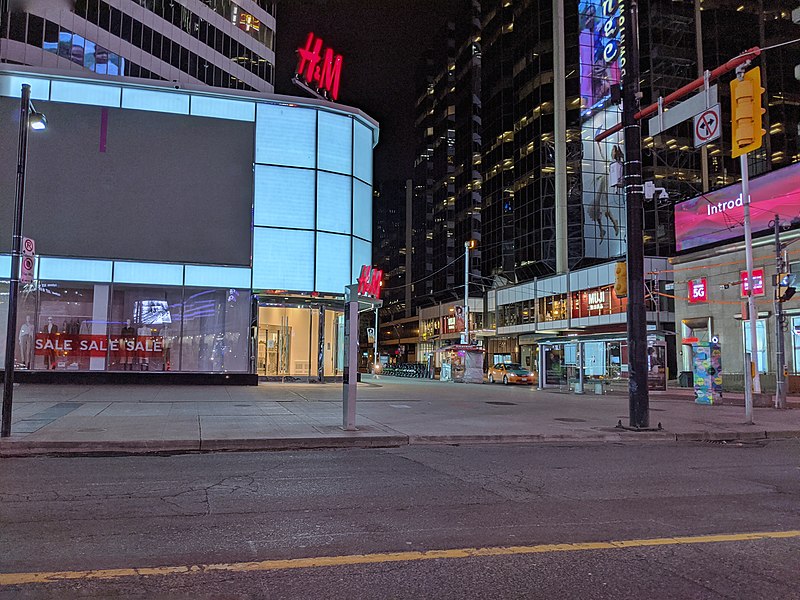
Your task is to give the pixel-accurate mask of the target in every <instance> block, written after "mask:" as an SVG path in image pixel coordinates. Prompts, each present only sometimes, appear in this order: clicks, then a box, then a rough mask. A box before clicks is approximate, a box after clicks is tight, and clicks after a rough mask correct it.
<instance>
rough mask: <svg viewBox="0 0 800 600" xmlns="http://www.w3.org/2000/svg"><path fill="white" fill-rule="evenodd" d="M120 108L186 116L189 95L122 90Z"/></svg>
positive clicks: (131, 89) (132, 89)
mask: <svg viewBox="0 0 800 600" xmlns="http://www.w3.org/2000/svg"><path fill="white" fill-rule="evenodd" d="M122 108H133V109H137V110H149V111H154V112H165V113H175V114H179V115H188V114H189V95H188V94H175V93H173V92H157V91H154V90H138V89H134V88H125V89H124V90H122Z"/></svg>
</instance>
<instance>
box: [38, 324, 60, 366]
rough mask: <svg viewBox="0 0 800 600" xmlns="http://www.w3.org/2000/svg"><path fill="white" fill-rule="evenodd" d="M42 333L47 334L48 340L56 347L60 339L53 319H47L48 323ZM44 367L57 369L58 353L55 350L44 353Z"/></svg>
mask: <svg viewBox="0 0 800 600" xmlns="http://www.w3.org/2000/svg"><path fill="white" fill-rule="evenodd" d="M42 333H46V334H47V339H48V340H49V341H51V342H52V345H53V346H55V343H56V339H57V338H58V325H56V324H55V323H53V317H47V323H46V324H45V326H44V327H42ZM44 367H45V369H55V368H56V351H55V350H54V349H53V348H50V349H48V350H45V351H44Z"/></svg>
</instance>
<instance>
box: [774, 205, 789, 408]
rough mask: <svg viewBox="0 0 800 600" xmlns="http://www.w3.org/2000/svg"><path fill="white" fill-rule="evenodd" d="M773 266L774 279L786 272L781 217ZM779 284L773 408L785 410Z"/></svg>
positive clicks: (776, 298) (779, 218)
mask: <svg viewBox="0 0 800 600" xmlns="http://www.w3.org/2000/svg"><path fill="white" fill-rule="evenodd" d="M775 266H776V267H777V268H776V269H775V270H776V275H775V277H776V278H777V277H780V276H781V274H782V273H783V272H784V270H786V264H784V262H783V245H782V244H781V217H780V215H775ZM780 289H781V288H780V282H778V285H776V286H775V335H776V336H777V338H776V339H777V344H776V347H775V354H776V358H777V360H776V361H775V362H776V363H777V364H776V365H775V381H776V385H775V408H786V375H785V371H784V365H785V364H786V348H785V341H784V336H783V321H784V317H783V300H781V297H780Z"/></svg>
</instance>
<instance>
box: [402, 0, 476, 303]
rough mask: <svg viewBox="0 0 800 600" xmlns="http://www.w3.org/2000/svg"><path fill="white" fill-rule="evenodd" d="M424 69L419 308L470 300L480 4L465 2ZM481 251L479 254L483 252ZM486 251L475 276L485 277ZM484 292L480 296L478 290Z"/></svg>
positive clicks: (416, 254)
mask: <svg viewBox="0 0 800 600" xmlns="http://www.w3.org/2000/svg"><path fill="white" fill-rule="evenodd" d="M435 41H436V43H435V45H434V46H433V47H432V48H431V51H430V52H429V53H428V54H427V55H426V56H425V57H424V59H423V60H422V62H421V64H420V65H419V70H418V76H417V82H418V83H417V85H418V88H417V91H418V95H417V105H416V114H417V118H416V131H417V136H416V137H417V142H418V151H417V158H416V163H415V167H414V199H413V209H412V219H413V223H414V225H413V258H412V278H411V279H412V281H417V280H420V279H422V281H420V282H419V283H414V288H413V290H412V297H413V302H414V303H415V304H416V305H417V306H421V305H426V304H433V303H435V302H439V301H446V300H454V299H456V298H460V297H463V295H464V284H463V276H464V263H463V258H462V256H463V254H464V244H465V242H467V241H470V240H480V232H481V208H482V206H481V176H480V171H479V169H480V163H481V156H480V148H481V134H480V128H481V118H480V112H481V98H480V77H481V51H480V43H481V42H480V4H479V2H477V0H464V2H463V4H462V7H461V10H460V11H459V13H458V18H457V19H456V20H454V21H451V22H449V23H447V25H446V26H445V28H444V29H443V30H442V32H441V33H440V35H439V36H437V38H436V40H435ZM479 248H480V247H479ZM480 261H481V256H480V249H478V250H477V251H474V252H473V253H472V265H471V266H470V273H471V274H472V275H473V276H475V277H479V276H480ZM475 292H476V293H479V289H478V288H476V289H475Z"/></svg>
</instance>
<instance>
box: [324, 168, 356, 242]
mask: <svg viewBox="0 0 800 600" xmlns="http://www.w3.org/2000/svg"><path fill="white" fill-rule="evenodd" d="M318 177H319V179H318V181H319V185H318V188H317V194H318V195H317V229H320V230H323V231H333V232H336V233H350V231H351V218H352V216H351V207H352V202H351V197H352V190H351V182H352V178H350V177H346V176H344V175H333V174H331V173H323V172H320V173H318Z"/></svg>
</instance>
